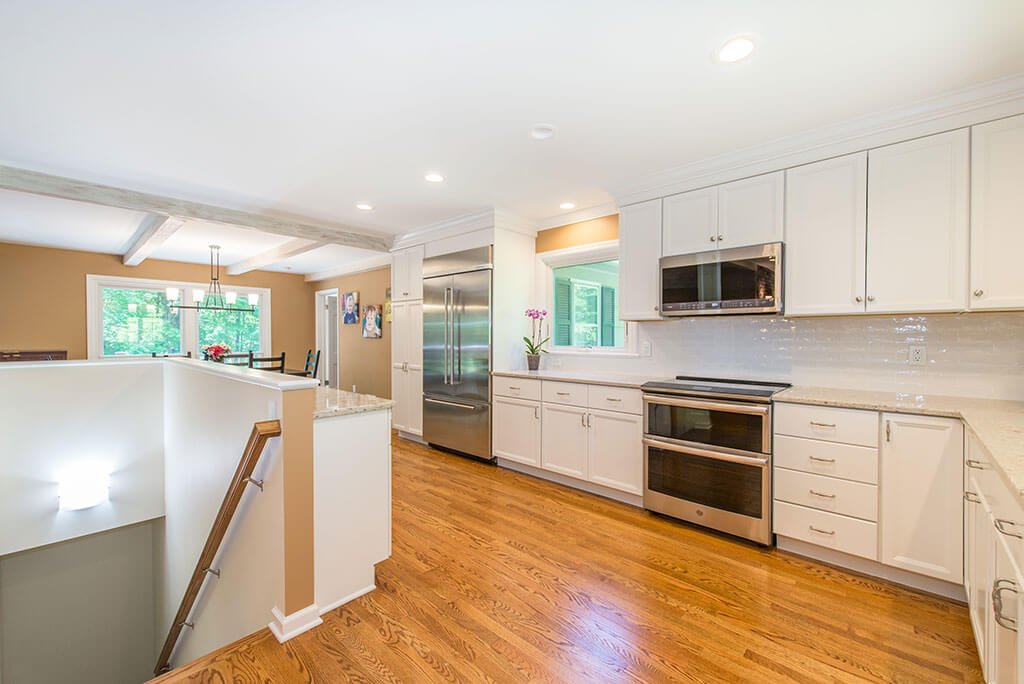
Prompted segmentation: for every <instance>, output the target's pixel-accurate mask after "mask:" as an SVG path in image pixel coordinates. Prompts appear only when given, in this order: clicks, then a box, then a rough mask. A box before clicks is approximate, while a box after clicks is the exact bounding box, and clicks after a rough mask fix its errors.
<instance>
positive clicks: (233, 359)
mask: <svg viewBox="0 0 1024 684" xmlns="http://www.w3.org/2000/svg"><path fill="white" fill-rule="evenodd" d="M251 358H252V352H251V351H249V352H244V353H243V352H239V353H237V354H225V355H224V356H222V357H221V360H220V362H221V363H225V364H227V365H229V366H248V367H249V368H252V361H250V359H251Z"/></svg>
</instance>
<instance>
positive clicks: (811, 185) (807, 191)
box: [783, 152, 868, 316]
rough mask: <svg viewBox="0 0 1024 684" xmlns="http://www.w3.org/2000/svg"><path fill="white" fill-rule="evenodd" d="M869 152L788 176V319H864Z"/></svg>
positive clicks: (795, 170) (794, 170)
mask: <svg viewBox="0 0 1024 684" xmlns="http://www.w3.org/2000/svg"><path fill="white" fill-rule="evenodd" d="M867 194H868V155H867V152H859V153H857V154H851V155H847V156H845V157H837V158H835V159H828V160H826V161H822V162H817V163H815V164H807V165H805V166H798V167H796V168H792V169H789V170H788V171H786V249H785V255H784V259H783V261H784V264H785V269H786V292H785V306H786V315H787V316H801V315H804V316H813V315H822V314H843V313H863V312H864V310H865V309H864V305H865V301H864V298H865V296H866V292H865V248H866V245H867V228H868V226H867V204H868V198H867Z"/></svg>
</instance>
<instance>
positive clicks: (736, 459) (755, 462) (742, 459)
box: [643, 437, 768, 468]
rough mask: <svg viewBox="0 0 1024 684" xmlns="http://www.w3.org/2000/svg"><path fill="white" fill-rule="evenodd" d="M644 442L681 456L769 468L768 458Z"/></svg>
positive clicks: (660, 442) (646, 440)
mask: <svg viewBox="0 0 1024 684" xmlns="http://www.w3.org/2000/svg"><path fill="white" fill-rule="evenodd" d="M643 442H644V446H649V447H655V448H657V449H664V450H665V451H675V452H677V453H680V454H692V455H694V456H703V457H704V458H713V459H715V460H716V461H729V462H730V463H742V464H743V465H751V466H758V467H760V468H766V467H768V459H767V458H756V457H754V456H739V455H738V454H727V453H724V452H721V451H712V450H711V449H698V448H696V447H681V446H679V445H678V444H672V443H670V442H663V441H661V440H660V439H651V438H650V437H644V440H643Z"/></svg>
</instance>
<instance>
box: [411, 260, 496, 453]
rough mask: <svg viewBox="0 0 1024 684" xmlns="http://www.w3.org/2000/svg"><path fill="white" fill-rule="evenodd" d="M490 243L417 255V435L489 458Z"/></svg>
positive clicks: (437, 443)
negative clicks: (420, 404) (419, 430)
mask: <svg viewBox="0 0 1024 684" xmlns="http://www.w3.org/2000/svg"><path fill="white" fill-rule="evenodd" d="M491 256H492V248H491V247H490V246H488V247H480V248H477V249H467V250H463V251H461V252H454V253H452V254H445V255H443V256H438V257H431V258H428V259H424V260H423V439H424V440H425V441H426V442H428V443H430V444H435V445H437V446H441V447H445V448H447V449H451V450H453V451H458V452H461V453H464V454H469V455H471V456H476V457H477V458H483V459H487V460H490V459H491V274H492V260H491Z"/></svg>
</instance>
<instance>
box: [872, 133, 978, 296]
mask: <svg viewBox="0 0 1024 684" xmlns="http://www.w3.org/2000/svg"><path fill="white" fill-rule="evenodd" d="M969 154H970V152H969V132H968V130H967V129H961V130H956V131H951V132H949V133H943V134H941V135H933V136H929V137H926V138H919V139H917V140H911V141H909V142H904V143H899V144H897V145H890V146H888V147H881V148H878V149H874V150H871V151H870V152H868V167H869V172H868V245H867V297H866V299H867V311H868V313H889V312H892V313H896V312H918V311H921V312H924V311H960V310H962V309H964V308H965V307H966V305H967V242H968V220H969V217H968V200H969V170H970V169H969Z"/></svg>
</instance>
